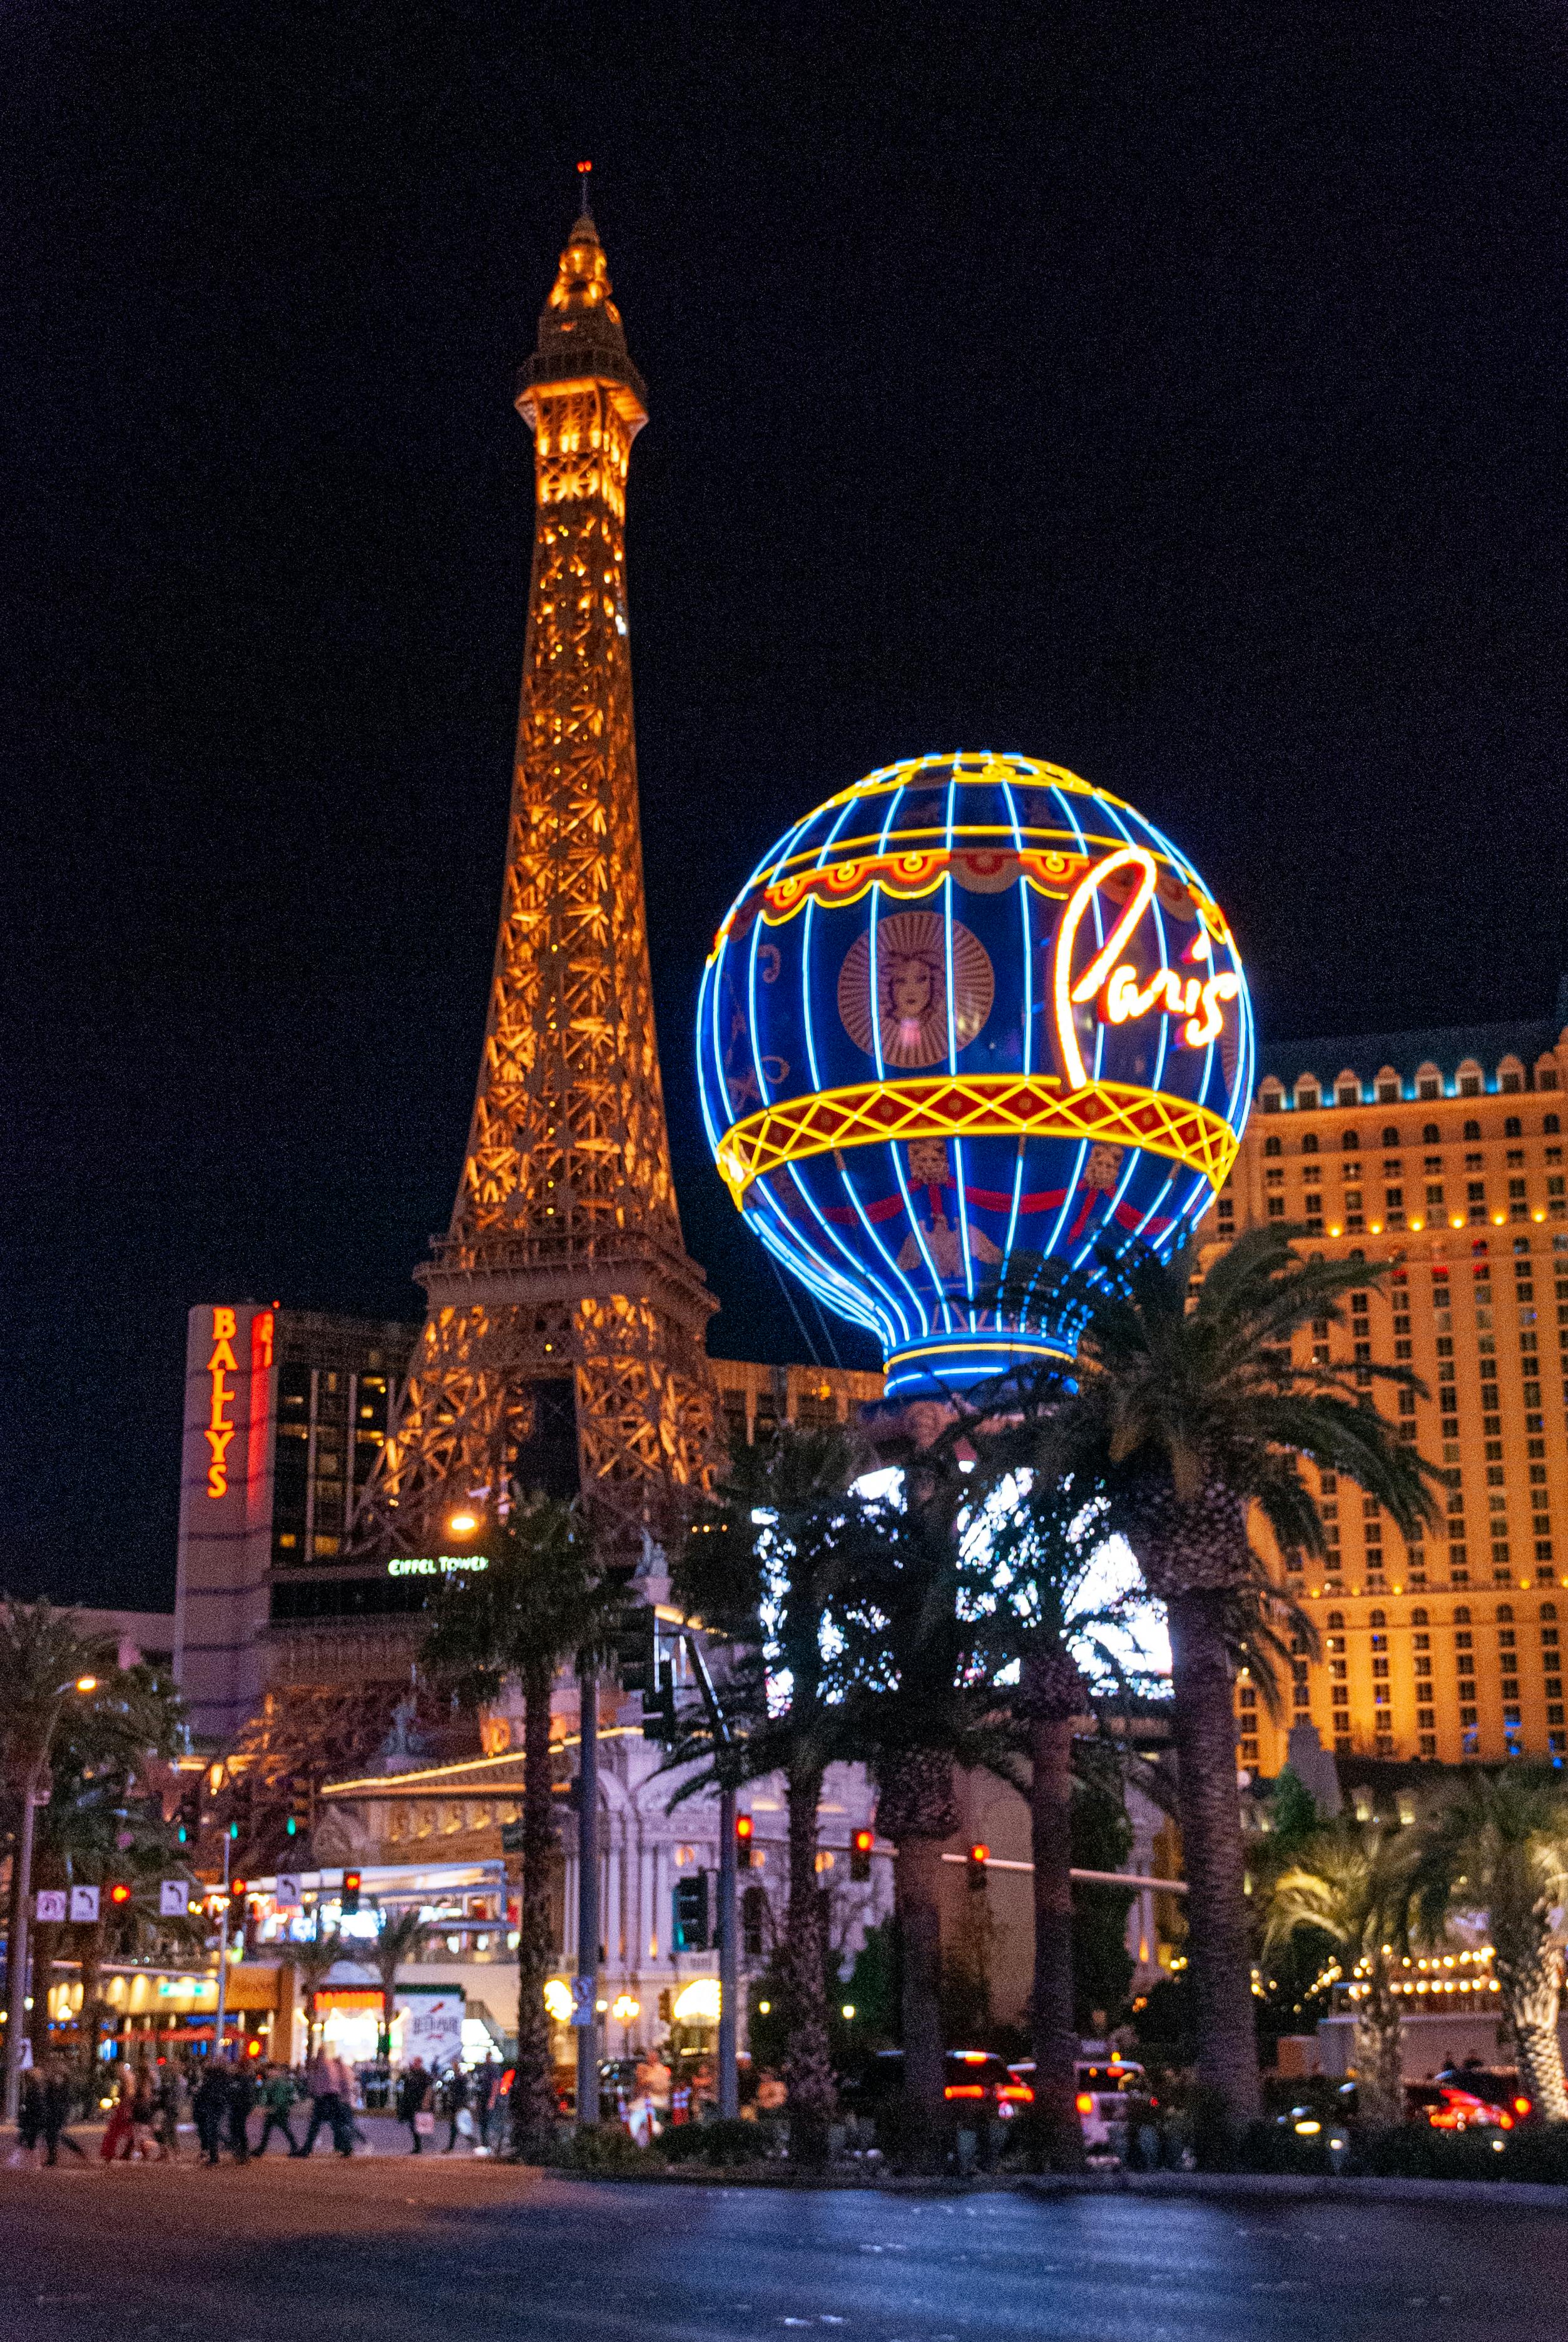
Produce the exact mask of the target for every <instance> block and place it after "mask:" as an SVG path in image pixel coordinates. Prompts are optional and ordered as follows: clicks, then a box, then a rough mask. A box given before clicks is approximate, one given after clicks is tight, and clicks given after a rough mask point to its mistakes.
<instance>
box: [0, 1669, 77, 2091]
mask: <svg viewBox="0 0 1568 2342" xmlns="http://www.w3.org/2000/svg"><path fill="white" fill-rule="evenodd" d="M46 1680H47V1678H45V1681H46ZM97 1688H98V1678H97V1676H77V1677H76V1678H75V1682H74V1683H65V1684H62V1685H61V1686H60V1688H59V1690H58V1691H57V1692H56V1693H55V1695H54V1699H55V1706H54V1708H53V1710H52V1712H51V1713H50V1716H49V1722H48V1730H47V1732H46V1733H45V1737H44V1744H43V1746H42V1747H41V1748H39V1749H37V1750H36V1752H35V1755H34V1757H33V1761H32V1763H31V1764H30V1765H29V1766H28V1767H27V1768H26V1770H25V1773H24V1775H23V1777H22V1785H21V1787H22V1813H21V1818H20V1826H19V1827H18V1829H17V1832H16V1856H15V1863H16V1883H15V1888H14V1890H13V1894H12V1898H11V1900H12V1907H13V1909H14V1911H15V1927H14V1928H13V1930H12V1940H11V1942H10V1943H9V1944H8V1945H7V1946H6V1947H5V1965H6V1969H7V1976H6V2018H5V2119H6V2121H7V2122H15V2119H16V2111H17V2108H18V2107H19V2106H20V2104H21V2098H22V2070H23V2069H22V2065H21V2062H20V2061H21V2057H22V2050H21V2047H20V2045H21V2042H22V2040H23V2037H24V2036H25V2034H26V2031H27V2025H26V2017H27V1934H28V1927H27V1923H28V1920H29V1918H30V1917H31V1916H32V1915H31V1913H30V1912H29V1910H28V1908H27V1901H28V1897H29V1896H30V1895H31V1894H32V1891H33V1817H34V1814H35V1811H36V1809H37V1808H38V1807H40V1806H46V1805H47V1804H48V1802H49V1789H50V1780H49V1750H50V1747H51V1746H52V1744H53V1742H54V1738H55V1724H56V1722H57V1721H58V1719H59V1714H60V1706H61V1703H62V1702H63V1701H64V1700H65V1696H66V1695H67V1693H69V1692H72V1691H79V1692H82V1693H87V1692H93V1691H96V1690H97ZM63 1916H64V1914H62V1917H63ZM29 2056H31V2052H29Z"/></svg>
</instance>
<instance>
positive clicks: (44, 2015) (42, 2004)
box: [27, 1923, 65, 2070]
mask: <svg viewBox="0 0 1568 2342" xmlns="http://www.w3.org/2000/svg"><path fill="white" fill-rule="evenodd" d="M64 1933H65V1930H64V1928H62V1927H55V1926H53V1925H52V1924H48V1925H45V1926H43V1927H40V1926H38V1925H37V1924H36V1923H35V1926H34V1928H33V1933H32V1937H31V1938H30V1948H31V1950H32V1954H33V2006H32V2007H31V2008H30V2009H29V2010H28V2012H27V2034H28V2037H29V2039H30V2040H31V2041H32V2044H33V2064H34V2067H35V2069H38V2070H42V2067H43V2065H44V2062H45V2058H46V2057H48V2055H49V1987H50V1986H51V1985H52V1984H53V1983H54V1981H55V1955H56V1954H57V1953H58V1951H59V1949H60V1939H61V1937H62V1936H63V1935H64Z"/></svg>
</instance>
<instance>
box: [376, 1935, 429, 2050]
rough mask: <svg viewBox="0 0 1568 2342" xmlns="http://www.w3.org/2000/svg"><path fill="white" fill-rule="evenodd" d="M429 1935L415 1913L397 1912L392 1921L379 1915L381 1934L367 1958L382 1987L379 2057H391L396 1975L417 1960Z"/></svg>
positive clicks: (377, 2043) (378, 2043) (377, 2044)
mask: <svg viewBox="0 0 1568 2342" xmlns="http://www.w3.org/2000/svg"><path fill="white" fill-rule="evenodd" d="M429 1933H430V1929H429V1927H428V1925H427V1924H426V1922H425V1921H424V1920H423V1919H422V1918H421V1917H420V1916H419V1914H418V1912H417V1911H400V1912H399V1913H398V1914H397V1917H395V1918H394V1917H392V1915H391V1913H390V1912H386V1911H384V1912H383V1913H382V1914H381V1926H380V1930H379V1932H378V1934H377V1936H376V1938H375V1944H374V1946H373V1947H372V1949H371V1955H370V1964H371V1966H372V1967H374V1968H375V1973H376V1976H377V1977H378V1978H379V1980H380V1984H381V2027H380V2038H379V2040H378V2041H377V2042H376V2045H375V2054H376V2056H377V2057H382V2058H385V2057H391V2055H392V2014H393V1995H394V1993H395V1992H396V1990H397V1977H398V1971H399V1969H401V1968H404V1967H406V1966H407V1964H408V1962H409V1961H410V1960H416V1959H417V1958H418V1957H419V1955H420V1953H421V1952H422V1951H423V1950H424V1939H425V1937H427V1936H428V1935H429Z"/></svg>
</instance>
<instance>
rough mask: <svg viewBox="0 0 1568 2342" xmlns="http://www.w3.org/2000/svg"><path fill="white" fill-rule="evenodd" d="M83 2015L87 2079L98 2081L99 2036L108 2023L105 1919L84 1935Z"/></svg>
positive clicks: (87, 1928)
mask: <svg viewBox="0 0 1568 2342" xmlns="http://www.w3.org/2000/svg"><path fill="white" fill-rule="evenodd" d="M81 1943H82V2015H81V2017H80V2019H79V2023H80V2027H81V2035H82V2040H83V2044H84V2046H85V2050H86V2061H87V2077H88V2079H89V2080H90V2081H93V2080H95V2079H96V2077H97V2072H98V2035H99V2032H100V2030H101V2028H102V2026H103V2022H104V1923H103V1921H102V1919H99V1920H98V1921H96V1923H95V1925H94V1926H92V1927H86V1928H84V1930H83V1932H82V1938H81Z"/></svg>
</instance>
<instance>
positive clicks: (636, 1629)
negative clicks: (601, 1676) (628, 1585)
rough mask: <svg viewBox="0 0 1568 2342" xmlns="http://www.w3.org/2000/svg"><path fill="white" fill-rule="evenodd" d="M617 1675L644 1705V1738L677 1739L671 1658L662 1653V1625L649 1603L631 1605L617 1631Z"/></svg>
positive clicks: (626, 1690) (622, 1683) (668, 1741)
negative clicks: (660, 1630) (660, 1636)
mask: <svg viewBox="0 0 1568 2342" xmlns="http://www.w3.org/2000/svg"><path fill="white" fill-rule="evenodd" d="M614 1659H615V1675H616V1677H617V1679H618V1681H619V1683H620V1686H621V1689H622V1690H623V1691H624V1692H626V1693H627V1694H629V1695H630V1696H632V1697H633V1698H640V1699H641V1701H642V1704H643V1708H642V1714H643V1737H644V1740H662V1741H663V1742H664V1744H665V1745H666V1746H668V1745H669V1744H670V1743H671V1742H673V1741H674V1737H675V1687H674V1674H673V1670H672V1668H671V1666H670V1659H669V1655H668V1653H667V1652H666V1653H665V1654H664V1656H663V1658H661V1656H660V1652H659V1621H658V1618H657V1616H656V1615H655V1613H654V1610H653V1608H652V1606H650V1605H649V1604H648V1603H646V1602H635V1603H631V1604H629V1605H628V1606H627V1607H626V1608H625V1609H624V1611H623V1612H622V1614H621V1620H620V1624H619V1625H618V1626H617V1627H616V1629H615V1635H614Z"/></svg>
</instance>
